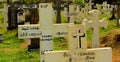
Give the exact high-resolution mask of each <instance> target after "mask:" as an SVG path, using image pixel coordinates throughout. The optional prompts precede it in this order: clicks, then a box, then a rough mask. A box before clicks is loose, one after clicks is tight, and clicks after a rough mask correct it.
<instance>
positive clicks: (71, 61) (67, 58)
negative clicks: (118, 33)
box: [45, 48, 112, 62]
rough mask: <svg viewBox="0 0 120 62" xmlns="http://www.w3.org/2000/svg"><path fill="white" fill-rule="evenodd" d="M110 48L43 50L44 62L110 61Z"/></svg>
mask: <svg viewBox="0 0 120 62" xmlns="http://www.w3.org/2000/svg"><path fill="white" fill-rule="evenodd" d="M111 52H112V50H111V48H95V49H87V50H86V51H82V50H81V49H77V50H74V51H69V50H66V51H51V52H45V62H50V61H51V62H112V53H111Z"/></svg>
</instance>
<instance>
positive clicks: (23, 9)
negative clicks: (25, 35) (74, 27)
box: [1, 1, 114, 50]
mask: <svg viewBox="0 0 120 62" xmlns="http://www.w3.org/2000/svg"><path fill="white" fill-rule="evenodd" d="M92 5H93V3H92V2H91V1H90V2H89V3H88V4H87V5H86V6H85V7H84V8H83V7H80V6H79V5H69V9H68V8H66V7H65V8H64V12H63V15H64V16H65V17H68V18H69V20H68V21H69V23H76V22H81V21H83V19H84V18H86V17H88V12H89V11H90V10H92ZM31 8H32V9H31ZM57 8H59V9H58V10H60V7H59V6H58V7H57ZM57 8H56V9H57ZM96 8H97V9H98V10H100V11H104V13H107V12H106V11H108V10H111V8H114V6H113V5H109V4H107V2H103V4H102V5H100V4H97V5H96ZM29 10H31V11H29ZM68 10H69V11H68ZM105 10H106V11H105ZM1 11H3V12H4V25H1V27H5V26H6V27H7V26H8V29H16V28H17V26H18V25H19V24H38V22H39V16H38V13H39V12H38V6H37V5H35V4H33V5H28V6H27V5H20V4H19V5H17V4H15V5H7V4H5V5H4V9H1ZM33 12H34V13H33ZM81 14H82V15H81ZM109 14H110V12H109ZM109 14H108V13H107V15H109ZM13 16H15V17H13ZM57 16H58V17H60V15H57ZM32 17H33V18H32ZM58 19H60V18H57V20H58ZM7 21H8V24H7ZM26 22H29V23H26ZM59 34H61V33H59ZM27 41H31V45H28V50H32V49H33V50H36V49H37V50H39V47H40V46H39V41H40V40H39V38H31V39H29V40H27Z"/></svg>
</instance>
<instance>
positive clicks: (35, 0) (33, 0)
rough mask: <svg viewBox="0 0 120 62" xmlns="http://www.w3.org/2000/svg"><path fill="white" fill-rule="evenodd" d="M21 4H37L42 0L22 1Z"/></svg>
mask: <svg viewBox="0 0 120 62" xmlns="http://www.w3.org/2000/svg"><path fill="white" fill-rule="evenodd" d="M20 2H26V3H28V4H29V3H37V2H40V0H20Z"/></svg>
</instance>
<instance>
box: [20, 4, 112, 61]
mask: <svg viewBox="0 0 120 62" xmlns="http://www.w3.org/2000/svg"><path fill="white" fill-rule="evenodd" d="M88 13H89V15H88V16H89V19H84V21H83V22H82V23H81V24H74V23H61V24H53V18H54V17H53V16H54V11H53V8H52V4H51V3H40V4H39V24H27V25H19V26H18V37H19V38H20V39H25V38H39V39H40V40H39V42H40V43H39V45H40V62H112V50H111V48H109V47H107V48H100V47H99V46H100V43H99V27H104V28H106V26H107V22H106V21H105V20H99V18H98V16H99V15H100V11H98V10H91V11H89V12H88ZM89 28H92V29H93V33H92V34H93V35H92V48H91V49H87V40H86V31H87V29H89ZM53 37H67V39H68V48H69V50H61V51H54V50H53Z"/></svg>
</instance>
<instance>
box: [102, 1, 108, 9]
mask: <svg viewBox="0 0 120 62" xmlns="http://www.w3.org/2000/svg"><path fill="white" fill-rule="evenodd" d="M102 8H103V10H107V8H108V4H107V2H106V1H105V2H103V4H102Z"/></svg>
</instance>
